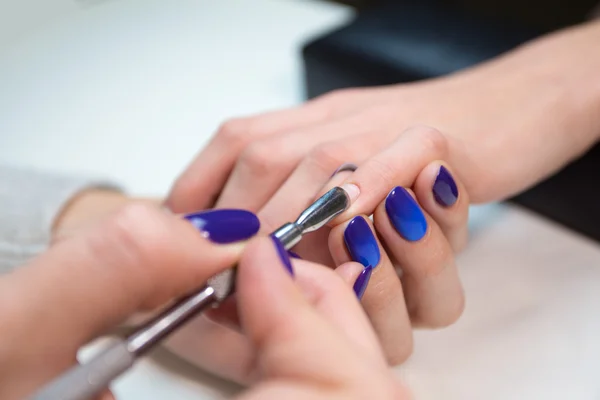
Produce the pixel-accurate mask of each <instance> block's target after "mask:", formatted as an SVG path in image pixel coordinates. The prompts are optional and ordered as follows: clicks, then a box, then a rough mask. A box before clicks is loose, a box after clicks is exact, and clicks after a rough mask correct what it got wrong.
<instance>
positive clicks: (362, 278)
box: [352, 266, 373, 300]
mask: <svg viewBox="0 0 600 400" xmlns="http://www.w3.org/2000/svg"><path fill="white" fill-rule="evenodd" d="M372 272H373V267H371V266H368V267H365V268H364V269H363V270H362V272H361V273H360V275H359V276H358V278H356V281H355V282H354V286H353V287H352V289H354V293H356V297H358V299H359V300H360V299H362V297H363V294H365V290H367V286H368V285H369V280H370V279H371V273H372Z"/></svg>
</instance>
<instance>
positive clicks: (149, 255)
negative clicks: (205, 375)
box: [0, 203, 408, 400]
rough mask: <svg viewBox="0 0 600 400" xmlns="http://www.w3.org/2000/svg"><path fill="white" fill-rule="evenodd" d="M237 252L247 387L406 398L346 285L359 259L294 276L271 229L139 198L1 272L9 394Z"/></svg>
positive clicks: (266, 393) (274, 393) (1, 350)
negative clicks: (199, 224) (244, 237)
mask: <svg viewBox="0 0 600 400" xmlns="http://www.w3.org/2000/svg"><path fill="white" fill-rule="evenodd" d="M238 261H239V272H238V282H237V283H238V293H237V295H238V298H239V299H240V303H239V304H240V307H239V315H240V321H241V327H242V329H243V331H244V332H245V333H246V335H247V338H248V341H249V343H251V345H252V346H253V348H254V349H255V354H254V356H255V359H256V364H257V366H258V368H259V380H258V382H257V384H256V385H255V386H253V387H252V388H250V389H248V390H247V391H246V392H244V393H243V394H242V395H241V396H240V397H239V398H240V399H280V398H286V399H296V398H297V399H300V398H302V399H315V400H317V399H332V398H333V399H336V398H339V399H342V398H344V399H348V398H349V399H361V398H366V397H368V396H372V395H374V396H375V397H376V398H381V399H399V400H401V399H408V393H407V391H406V389H405V388H404V387H403V386H401V385H400V383H399V382H397V381H395V380H394V378H393V375H392V373H391V371H390V370H388V368H387V365H386V362H385V358H384V355H383V352H382V350H381V348H380V346H379V344H378V342H377V337H376V335H375V333H374V332H373V330H372V328H371V326H370V324H369V321H368V319H367V318H366V316H365V314H364V312H363V311H362V310H361V307H360V305H359V303H358V302H357V301H356V299H355V297H354V294H353V293H352V291H351V289H350V287H349V281H348V279H349V278H352V277H355V276H356V275H357V273H358V272H359V271H360V266H359V265H357V264H354V263H348V264H344V268H342V269H340V271H341V272H342V273H336V272H333V271H331V270H329V269H326V268H323V267H322V266H319V265H316V264H312V263H309V262H306V261H298V262H295V264H294V267H295V270H296V275H295V280H293V279H292V278H291V276H290V275H289V274H288V273H287V272H286V271H285V269H284V268H283V265H282V264H281V260H280V259H279V256H278V255H277V253H276V251H275V248H274V246H273V244H272V242H271V241H270V239H267V238H258V239H256V240H254V241H251V242H250V243H237V244H233V245H216V244H213V243H210V242H209V241H208V240H206V239H205V238H203V237H202V235H200V234H199V232H198V231H196V230H195V229H194V228H193V227H192V226H191V225H190V224H189V223H187V222H185V221H182V220H180V219H179V218H177V217H175V216H172V215H168V214H167V213H164V212H162V211H160V210H157V209H156V208H155V207H152V206H148V205H145V204H140V203H135V204H131V205H127V206H126V207H124V208H123V209H121V210H120V211H118V212H117V213H116V214H114V215H112V216H110V217H108V218H105V219H103V220H102V222H100V223H97V224H94V226H93V227H90V228H88V229H85V231H83V232H80V233H79V234H77V235H71V236H69V237H64V238H63V239H62V240H60V241H59V242H58V243H56V244H55V245H54V246H52V248H51V249H50V250H48V251H47V252H45V253H43V254H42V255H40V256H39V257H37V258H36V259H34V260H33V261H31V262H30V263H29V264H28V265H26V266H23V267H22V268H18V269H17V270H15V272H13V273H11V274H8V275H5V276H3V277H1V278H0V305H1V307H2V310H1V312H0V319H1V322H2V323H0V334H1V337H2V340H1V341H0V372H1V373H0V397H2V398H3V399H9V400H10V399H19V398H23V397H25V396H27V395H28V394H31V393H32V392H34V391H35V389H36V388H39V387H40V386H41V385H42V384H43V383H45V382H47V381H49V380H50V379H52V378H53V377H56V376H57V375H59V374H60V373H61V372H62V371H64V370H66V369H67V368H68V367H70V366H71V365H73V364H74V362H75V357H76V352H77V349H78V348H79V347H80V346H81V345H83V344H85V343H87V342H88V341H89V340H91V339H93V338H95V337H98V336H100V335H102V334H104V333H106V331H107V330H110V329H111V327H114V326H116V325H117V324H120V323H122V322H124V321H125V320H126V319H127V318H128V317H129V316H131V315H132V314H134V313H136V312H147V311H150V310H154V309H156V308H157V307H159V306H161V305H164V304H165V303H166V302H168V301H170V300H172V299H174V298H176V297H178V296H181V295H183V294H185V293H187V292H189V290H191V289H193V288H195V287H198V286H200V285H201V284H202V283H203V282H205V281H206V279H207V278H208V277H209V276H211V275H213V274H215V273H217V272H218V271H220V270H222V269H224V268H226V267H228V266H230V265H232V264H233V263H236V262H238ZM199 265H202V268H199V267H198V266H199ZM65 275H68V276H69V279H64V277H65ZM315 282H318V283H317V284H314V283H315ZM81 304H85V307H81ZM322 354H329V355H330V357H320V355H322ZM40 359H44V360H45V361H44V362H43V363H40V362H39V360H40ZM100 397H101V399H103V400H107V399H111V398H113V396H112V394H111V393H110V392H109V391H108V390H107V391H106V392H105V393H104V394H102V395H101V396H100Z"/></svg>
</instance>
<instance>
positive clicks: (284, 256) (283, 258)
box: [271, 236, 294, 276]
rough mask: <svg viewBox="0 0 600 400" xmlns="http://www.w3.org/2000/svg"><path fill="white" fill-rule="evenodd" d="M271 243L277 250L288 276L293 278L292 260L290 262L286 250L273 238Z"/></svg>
mask: <svg viewBox="0 0 600 400" xmlns="http://www.w3.org/2000/svg"><path fill="white" fill-rule="evenodd" d="M271 239H272V240H273V243H274V244H275V249H276V250H277V254H278V255H279V258H280V259H281V263H282V264H283V266H284V267H285V269H286V270H287V271H288V272H289V273H290V275H292V276H294V267H292V260H290V256H289V255H288V252H287V250H286V249H285V247H283V244H282V243H281V242H280V241H279V239H277V238H276V237H274V236H271Z"/></svg>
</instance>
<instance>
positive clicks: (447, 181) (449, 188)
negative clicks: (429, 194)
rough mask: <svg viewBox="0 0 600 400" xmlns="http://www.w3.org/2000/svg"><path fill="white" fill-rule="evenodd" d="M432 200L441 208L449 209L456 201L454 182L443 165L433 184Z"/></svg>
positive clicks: (456, 193) (456, 192) (456, 189)
mask: <svg viewBox="0 0 600 400" xmlns="http://www.w3.org/2000/svg"><path fill="white" fill-rule="evenodd" d="M432 191H433V198H434V199H435V201H436V203H438V204H439V205H440V206H442V207H451V206H453V205H454V203H456V201H457V200H458V188H457V187H456V182H455V181H454V178H453V177H452V175H451V174H450V171H448V170H447V169H446V168H445V167H444V166H443V165H442V166H440V171H439V172H438V175H437V177H436V178H435V182H434V183H433V188H432Z"/></svg>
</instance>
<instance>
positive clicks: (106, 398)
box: [96, 389, 115, 400]
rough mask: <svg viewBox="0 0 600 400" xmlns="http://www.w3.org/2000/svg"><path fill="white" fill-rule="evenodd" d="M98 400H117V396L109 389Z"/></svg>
mask: <svg viewBox="0 0 600 400" xmlns="http://www.w3.org/2000/svg"><path fill="white" fill-rule="evenodd" d="M96 400H115V396H114V395H113V393H112V392H111V391H110V390H109V389H106V390H105V391H104V392H102V393H100V394H99V395H98V397H96Z"/></svg>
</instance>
